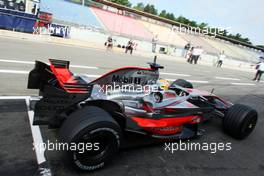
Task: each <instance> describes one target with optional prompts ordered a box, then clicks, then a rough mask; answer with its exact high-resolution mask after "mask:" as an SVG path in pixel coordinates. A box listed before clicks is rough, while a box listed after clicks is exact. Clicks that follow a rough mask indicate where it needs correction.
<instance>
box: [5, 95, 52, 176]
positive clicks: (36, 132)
mask: <svg viewBox="0 0 264 176" xmlns="http://www.w3.org/2000/svg"><path fill="white" fill-rule="evenodd" d="M17 99H24V100H25V101H26V105H27V111H28V118H29V123H30V129H31V133H32V137H33V142H34V144H35V145H38V146H39V148H34V149H35V154H36V158H37V162H38V165H39V166H40V168H39V170H40V171H42V172H44V171H45V173H43V174H42V173H40V175H45V176H51V175H52V173H51V170H50V168H42V166H41V164H43V163H45V162H46V157H45V155H44V153H45V149H44V148H41V147H42V145H43V138H42V135H41V132H40V128H39V126H33V118H34V111H31V110H30V109H29V99H30V97H29V96H0V100H17ZM32 149H33V148H32Z"/></svg>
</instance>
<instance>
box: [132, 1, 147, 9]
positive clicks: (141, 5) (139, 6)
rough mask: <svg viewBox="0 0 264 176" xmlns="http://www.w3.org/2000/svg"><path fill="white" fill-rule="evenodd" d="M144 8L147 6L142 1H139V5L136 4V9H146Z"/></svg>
mask: <svg viewBox="0 0 264 176" xmlns="http://www.w3.org/2000/svg"><path fill="white" fill-rule="evenodd" d="M144 8H145V5H144V4H143V3H142V2H140V3H137V5H136V6H134V9H137V10H140V11H144Z"/></svg>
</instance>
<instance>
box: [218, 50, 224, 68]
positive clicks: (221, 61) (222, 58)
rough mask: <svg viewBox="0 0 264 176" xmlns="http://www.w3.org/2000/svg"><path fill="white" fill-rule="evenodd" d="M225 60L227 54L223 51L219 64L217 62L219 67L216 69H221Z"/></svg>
mask: <svg viewBox="0 0 264 176" xmlns="http://www.w3.org/2000/svg"><path fill="white" fill-rule="evenodd" d="M225 58H226V55H225V52H224V51H222V52H221V53H220V54H219V57H218V62H217V66H216V67H219V68H221V67H222V65H223V62H224V60H225Z"/></svg>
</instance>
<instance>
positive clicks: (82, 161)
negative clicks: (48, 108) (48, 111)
mask: <svg viewBox="0 0 264 176" xmlns="http://www.w3.org/2000/svg"><path fill="white" fill-rule="evenodd" d="M60 138H61V140H62V142H65V143H67V144H69V145H70V146H76V147H77V148H74V149H73V150H68V151H67V154H68V158H69V159H70V162H71V163H72V164H73V166H74V167H76V168H77V169H79V170H83V171H93V170H96V169H99V168H101V167H103V166H104V165H105V164H107V162H109V161H110V160H111V159H112V158H113V157H114V155H115V154H116V153H117V152H118V150H119V146H120V143H121V129H120V127H119V125H118V124H117V123H116V121H115V120H114V119H113V118H112V117H111V116H110V115H109V114H108V113H107V112H106V111H104V110H103V109H100V108H98V107H93V106H91V107H84V108H83V109H80V110H77V111H76V112H74V113H73V114H71V115H70V116H69V117H68V119H66V121H65V122H64V123H63V125H62V127H61V129H60Z"/></svg>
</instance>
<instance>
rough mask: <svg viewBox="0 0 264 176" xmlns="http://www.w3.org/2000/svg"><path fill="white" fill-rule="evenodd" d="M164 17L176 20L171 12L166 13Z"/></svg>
mask: <svg viewBox="0 0 264 176" xmlns="http://www.w3.org/2000/svg"><path fill="white" fill-rule="evenodd" d="M166 18H167V19H169V20H173V21H175V20H176V18H175V16H174V14H173V13H167V14H166Z"/></svg>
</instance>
